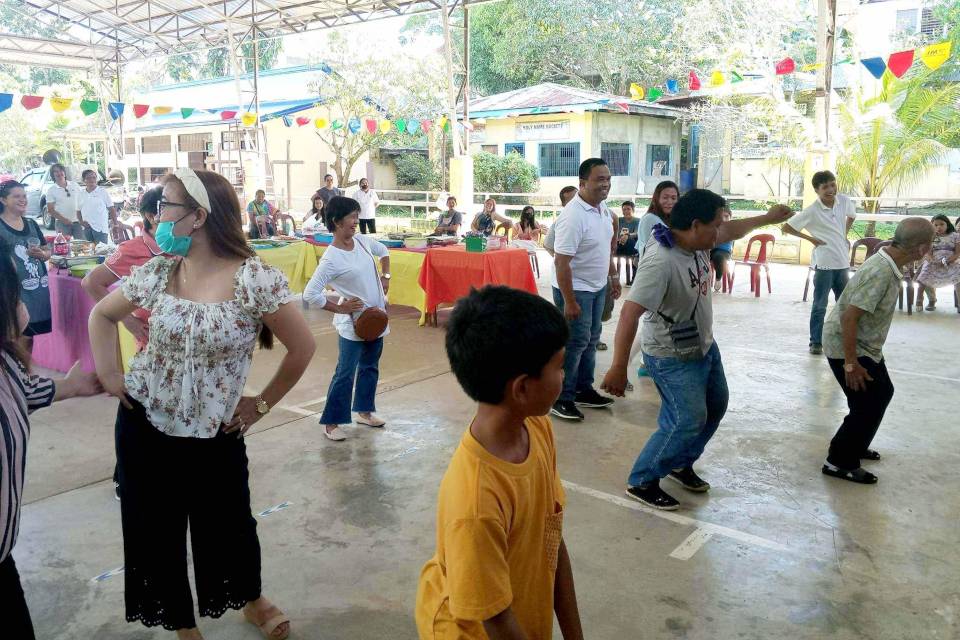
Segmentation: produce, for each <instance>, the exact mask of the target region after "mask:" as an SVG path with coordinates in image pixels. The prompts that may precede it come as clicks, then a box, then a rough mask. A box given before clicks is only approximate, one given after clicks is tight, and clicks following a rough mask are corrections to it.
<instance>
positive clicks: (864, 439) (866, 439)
mask: <svg viewBox="0 0 960 640" xmlns="http://www.w3.org/2000/svg"><path fill="white" fill-rule="evenodd" d="M858 361H859V362H860V366H862V367H863V368H864V369H866V370H867V373H869V374H870V377H871V378H873V381H868V382H867V386H866V389H864V390H863V391H854V390H852V389H850V388H849V387H848V386H847V382H846V377H845V376H844V371H843V360H840V359H833V358H830V359H828V360H827V362H829V363H830V369H832V370H833V375H834V376H835V377H836V379H837V382H839V383H840V387H841V388H842V389H843V393H844V395H846V396H847V405H848V406H849V407H850V413H849V414H847V417H846V418H844V419H843V424H841V425H840V429H838V430H837V435H835V436H833V440H831V441H830V452H829V454H828V455H827V462H829V463H830V464H832V465H834V466H835V467H839V468H841V469H846V470H852V469H857V468H859V467H860V458H861V457H862V456H863V454H864V453H866V451H867V449H868V448H869V447H870V443H871V442H873V437H874V436H875V435H876V434H877V429H879V428H880V422H881V421H882V420H883V414H884V413H886V411H887V406H888V405H889V404H890V400H891V399H892V398H893V383H892V382H891V381H890V376H889V375H888V374H887V364H886V362H885V361H881V362H880V363H879V364H878V363H876V362H874V361H873V360H871V359H870V358H858Z"/></svg>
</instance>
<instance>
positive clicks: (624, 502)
mask: <svg viewBox="0 0 960 640" xmlns="http://www.w3.org/2000/svg"><path fill="white" fill-rule="evenodd" d="M562 482H563V486H564V488H566V489H569V490H570V491H574V492H576V493H580V494H583V495H585V496H590V497H592V498H597V499H599V500H603V501H604V502H609V503H610V504H614V505H617V506H618V507H624V508H626V509H631V510H632V511H642V512H643V513H648V514H650V515H652V516H656V517H658V518H661V519H663V520H668V521H670V522H674V523H676V524H683V525H687V526H691V527H695V528H697V529H702V530H703V531H705V532H709V533H712V534H715V535H718V536H723V537H725V538H730V539H731V540H734V541H736V542H741V543H743V544H750V545H753V546H755V547H762V548H764V549H770V550H772V551H791V549H790V548H789V547H785V546H784V545H782V544H780V543H778V542H774V541H773V540H767V539H766V538H761V537H760V536H755V535H753V534H751V533H745V532H743V531H737V530H736V529H731V528H729V527H724V526H722V525H719V524H713V523H710V522H703V521H702V520H697V519H696V518H691V517H689V516H682V515H680V514H678V513H675V512H673V511H659V510H657V509H652V508H650V507H645V506H644V505H642V504H640V503H639V502H635V501H633V500H629V499H627V498H621V497H620V496H615V495H611V494H609V493H604V492H603V491H597V490H596V489H591V488H590V487H584V486H582V485H579V484H576V483H573V482H569V481H567V480H563V481H562Z"/></svg>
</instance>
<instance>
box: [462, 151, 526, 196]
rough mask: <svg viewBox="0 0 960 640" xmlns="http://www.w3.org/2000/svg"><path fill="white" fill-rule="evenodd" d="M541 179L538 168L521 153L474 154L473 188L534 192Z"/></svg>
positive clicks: (499, 191)
mask: <svg viewBox="0 0 960 640" xmlns="http://www.w3.org/2000/svg"><path fill="white" fill-rule="evenodd" d="M539 183H540V179H539V177H538V176H537V168H536V167H535V166H533V165H532V164H530V163H529V162H527V161H526V160H524V159H523V156H521V155H520V154H519V153H508V154H507V155H506V156H505V157H502V158H501V157H500V156H497V155H494V154H492V153H485V152H480V153H477V154H474V156H473V188H474V189H475V190H476V191H488V192H491V193H532V192H534V191H536V190H537V187H538V186H539Z"/></svg>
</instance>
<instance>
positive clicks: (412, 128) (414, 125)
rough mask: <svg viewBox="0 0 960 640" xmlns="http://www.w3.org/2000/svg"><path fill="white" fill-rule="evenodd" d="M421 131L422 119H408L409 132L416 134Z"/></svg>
mask: <svg viewBox="0 0 960 640" xmlns="http://www.w3.org/2000/svg"><path fill="white" fill-rule="evenodd" d="M418 131H420V121H419V120H407V133H409V134H410V135H414V134H415V133H417V132H418Z"/></svg>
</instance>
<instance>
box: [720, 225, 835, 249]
mask: <svg viewBox="0 0 960 640" xmlns="http://www.w3.org/2000/svg"><path fill="white" fill-rule="evenodd" d="M727 224H729V223H727ZM783 232H784V233H785V234H787V235H790V236H796V237H798V238H801V239H802V240H806V241H807V242H809V243H811V244H813V245H814V246H815V247H819V246H820V245H822V244H823V240H817V239H816V238H814V237H813V236H811V235H807V234H806V233H801V232H799V231H797V230H796V229H794V228H793V227H791V226H790V225H789V224H785V225H783Z"/></svg>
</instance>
